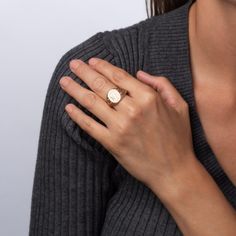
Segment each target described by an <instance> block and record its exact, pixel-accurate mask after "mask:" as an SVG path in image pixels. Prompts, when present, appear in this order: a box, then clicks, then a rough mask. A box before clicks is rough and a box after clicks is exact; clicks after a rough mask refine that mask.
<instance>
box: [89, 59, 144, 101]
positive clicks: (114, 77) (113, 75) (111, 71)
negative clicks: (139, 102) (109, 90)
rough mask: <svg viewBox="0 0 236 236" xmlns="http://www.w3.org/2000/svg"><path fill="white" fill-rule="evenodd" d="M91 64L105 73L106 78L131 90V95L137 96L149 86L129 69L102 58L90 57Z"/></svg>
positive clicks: (101, 72)
mask: <svg viewBox="0 0 236 236" xmlns="http://www.w3.org/2000/svg"><path fill="white" fill-rule="evenodd" d="M88 63H89V65H90V66H92V68H93V69H95V70H96V71H98V72H99V73H100V74H103V75H104V76H105V77H106V78H108V79H109V80H110V81H112V82H113V83H114V84H115V85H117V86H118V87H120V88H124V89H126V90H127V91H129V95H130V96H131V97H136V96H139V97H140V94H142V92H143V91H144V87H148V86H147V85H145V84H144V83H142V82H141V81H139V80H138V79H136V78H134V77H133V76H132V75H130V74H129V73H128V72H127V71H125V70H123V69H122V68H119V67H117V66H114V65H112V64H111V63H109V62H108V61H106V60H103V59H100V58H94V57H93V58H90V59H89V61H88Z"/></svg>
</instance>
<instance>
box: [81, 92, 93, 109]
mask: <svg viewBox="0 0 236 236" xmlns="http://www.w3.org/2000/svg"><path fill="white" fill-rule="evenodd" d="M95 102H96V95H95V94H94V93H92V92H89V93H86V94H85V95H84V97H83V103H84V105H85V106H86V107H87V108H90V109H91V108H93V106H94V104H95Z"/></svg>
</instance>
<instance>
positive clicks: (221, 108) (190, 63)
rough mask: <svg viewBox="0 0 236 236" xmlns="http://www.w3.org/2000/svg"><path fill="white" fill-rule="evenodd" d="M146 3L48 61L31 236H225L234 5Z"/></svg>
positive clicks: (231, 162)
mask: <svg viewBox="0 0 236 236" xmlns="http://www.w3.org/2000/svg"><path fill="white" fill-rule="evenodd" d="M153 4H154V5H153V6H154V9H156V10H155V16H152V17H151V18H148V19H146V20H143V21H140V22H138V23H136V24H134V25H132V26H129V27H126V28H122V29H116V30H112V31H105V32H98V33H97V34H95V35H93V36H92V37H90V38H89V39H87V40H86V41H84V42H83V43H81V44H80V45H78V46H76V47H75V48H73V49H71V50H70V51H69V52H67V53H66V54H65V55H64V56H63V57H62V58H61V60H60V62H59V63H58V65H57V67H56V69H55V71H54V74H53V76H52V79H51V81H50V84H49V87H48V91H47V97H46V100H45V105H44V112H43V118H42V125H41V132H40V139H39V147H38V157H37V165H36V171H35V179H34V188H33V195H32V207H31V221H30V235H109V236H110V235H119V236H120V235H158V236H161V235H168V236H172V235H173V236H174V235H191V236H198V235H199V236H200V235H201V236H204V235H214V236H217V235H220V236H222V235H227V236H231V235H232V236H233V235H235V234H236V213H235V208H236V187H235V186H236V175H235V173H236V172H235V169H236V160H235V152H236V148H235V145H234V143H235V142H236V136H235V133H236V122H235V121H236V113H235V107H236V98H235V89H234V88H235V85H236V82H235V75H236V70H235V68H236V66H235V64H236V44H235V42H236V32H235V30H236V27H235V21H236V19H235V15H236V14H235V12H236V3H235V1H232V0H231V1H230V0H225V1H221V0H215V1H211V0H207V1H206V0H197V1H196V2H195V1H193V0H190V1H178V5H177V4H176V3H173V1H168V0H166V1H153ZM86 62H87V63H86ZM136 77H137V78H136ZM122 92H124V93H122ZM68 108H71V109H68Z"/></svg>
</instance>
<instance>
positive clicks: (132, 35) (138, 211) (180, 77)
mask: <svg viewBox="0 0 236 236" xmlns="http://www.w3.org/2000/svg"><path fill="white" fill-rule="evenodd" d="M191 3H192V0H190V1H189V2H188V3H186V4H185V5H183V6H181V7H180V8H177V9H175V10H173V11H171V12H169V13H165V14H164V15H160V16H155V17H152V18H149V19H148V18H147V19H145V20H143V21H140V22H138V23H136V24H134V25H131V26H129V27H126V28H120V29H115V30H112V31H104V32H98V33H96V34H95V35H93V36H91V37H90V38H89V39H87V40H85V41H84V42H82V43H81V44H79V45H78V46H76V47H74V48H72V49H71V50H70V51H68V52H67V53H65V55H63V57H62V58H61V60H60V61H59V63H58V65H57V66H56V69H55V71H54V73H53V75H52V78H51V80H50V83H49V86H48V90H47V95H46V99H45V104H44V110H43V117H42V121H41V131H40V137H39V143H38V155H37V163H36V169H35V177H34V186H33V193H32V205H31V218H30V228H29V234H30V235H31V236H39V235H42V236H47V235H62V236H67V235H70V236H72V235H73V236H74V235H78V236H85V235H87V236H88V235H89V236H92V235H95V236H98V235H102V236H112V235H116V236H122V235H128V236H129V235H135V236H136V235H157V236H164V235H165V236H177V235H182V233H181V231H180V229H179V228H178V226H177V225H176V223H175V220H174V219H173V218H172V216H171V215H170V213H169V212H168V210H167V209H166V208H165V206H164V205H163V204H162V202H161V201H160V200H159V198H158V197H157V196H155V195H154V194H153V192H152V191H151V190H150V189H149V188H147V187H146V186H145V185H144V184H142V183H141V182H139V181H138V180H136V179H135V178H134V177H132V176H131V175H130V174H129V173H128V172H127V171H126V170H125V169H124V168H123V167H122V166H121V165H119V163H117V161H116V160H115V158H114V157H113V156H112V155H111V154H110V153H109V152H108V151H107V150H106V149H105V148H104V147H103V146H102V145H101V144H100V143H98V142H97V141H95V139H93V138H92V137H91V136H89V135H88V134H87V133H86V132H84V131H83V130H82V129H81V128H80V127H79V126H78V125H76V124H75V123H74V122H73V121H72V120H71V118H70V117H69V116H68V115H67V113H66V112H65V110H64V107H65V105H66V104H68V103H71V102H72V103H74V104H76V105H77V106H78V107H79V108H80V109H82V110H83V111H84V112H86V113H87V114H89V115H90V116H92V117H93V118H94V119H96V120H97V121H99V120H98V118H97V117H95V116H94V115H93V114H92V113H90V112H88V111H87V110H86V109H85V108H83V107H82V106H81V105H80V104H79V103H78V102H76V101H75V100H74V99H73V98H72V97H70V96H69V95H68V94H67V93H66V92H64V91H63V90H62V89H61V88H60V86H59V83H58V82H59V79H60V78H61V77H62V76H63V75H68V76H71V77H72V78H73V79H74V80H76V81H77V82H78V83H80V84H81V85H83V86H85V87H86V88H88V86H87V85H86V84H85V83H84V82H82V80H80V79H79V78H78V77H76V76H75V75H74V74H73V73H72V72H71V71H70V69H69V66H68V64H69V61H70V60H71V59H74V58H80V59H82V60H84V61H87V60H88V59H89V58H91V57H99V58H102V59H105V60H107V61H109V62H110V63H112V64H114V65H116V66H118V67H121V68H123V69H125V70H126V71H128V72H129V73H130V74H131V75H133V76H134V77H135V74H136V72H137V70H139V69H142V70H144V71H147V72H148V73H150V74H153V75H164V76H166V77H167V78H168V79H169V80H170V81H171V82H172V84H173V85H174V86H175V87H176V88H177V89H178V91H179V92H180V93H181V95H182V96H183V98H184V99H185V100H186V101H187V102H188V104H189V110H190V119H191V127H192V133H193V144H194V150H195V153H196V156H197V158H198V159H199V160H200V162H201V163H202V164H203V165H204V166H205V168H206V169H207V171H208V172H209V173H210V174H211V175H212V176H213V178H214V180H215V181H216V182H217V184H218V186H219V187H220V189H221V190H222V192H223V193H224V194H225V196H226V198H227V199H228V201H229V202H230V203H231V204H232V206H233V207H234V208H236V188H235V186H234V185H233V184H232V182H231V181H230V180H229V178H228V177H227V176H226V174H225V172H224V171H223V169H222V168H221V166H220V165H219V163H218V162H217V159H216V157H215V155H214V153H213V151H212V149H211V148H210V146H209V144H208V142H207V140H206V136H205V134H204V130H203V128H202V124H201V121H200V120H199V116H198V114H197V112H196V107H195V101H194V94H193V88H192V77H191V68H190V57H189V55H190V54H189V41H188V40H189V38H188V12H189V6H190V5H191ZM99 122H101V121H99ZM209 227H210V226H209Z"/></svg>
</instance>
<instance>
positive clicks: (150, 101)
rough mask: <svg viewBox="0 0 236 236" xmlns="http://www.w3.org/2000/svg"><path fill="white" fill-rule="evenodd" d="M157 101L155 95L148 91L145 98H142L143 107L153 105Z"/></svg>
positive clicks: (153, 92)
mask: <svg viewBox="0 0 236 236" xmlns="http://www.w3.org/2000/svg"><path fill="white" fill-rule="evenodd" d="M156 100H157V94H156V92H155V91H154V90H152V91H151V90H149V91H147V92H146V93H145V96H144V98H143V103H144V105H145V106H147V105H151V104H154V103H155V102H156Z"/></svg>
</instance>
